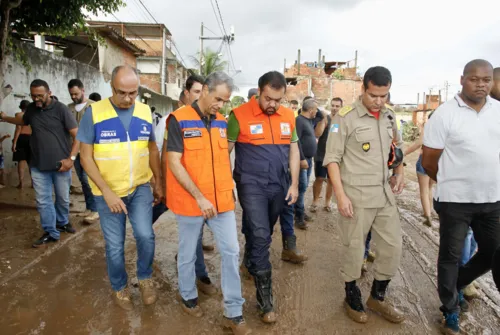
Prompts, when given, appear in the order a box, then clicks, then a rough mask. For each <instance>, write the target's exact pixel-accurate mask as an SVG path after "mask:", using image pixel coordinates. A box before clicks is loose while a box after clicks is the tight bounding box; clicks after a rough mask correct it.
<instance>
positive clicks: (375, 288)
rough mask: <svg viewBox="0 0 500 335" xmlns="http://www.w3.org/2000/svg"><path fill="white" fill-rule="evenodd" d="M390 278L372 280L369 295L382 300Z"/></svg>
mask: <svg viewBox="0 0 500 335" xmlns="http://www.w3.org/2000/svg"><path fill="white" fill-rule="evenodd" d="M389 282H390V280H375V279H374V280H373V284H372V290H371V295H372V298H373V299H375V300H379V301H384V299H385V292H386V291H387V285H389Z"/></svg>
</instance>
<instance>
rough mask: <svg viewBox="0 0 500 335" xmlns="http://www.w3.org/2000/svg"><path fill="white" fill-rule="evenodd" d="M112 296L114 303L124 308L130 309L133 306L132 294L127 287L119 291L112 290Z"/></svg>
mask: <svg viewBox="0 0 500 335" xmlns="http://www.w3.org/2000/svg"><path fill="white" fill-rule="evenodd" d="M113 297H114V299H115V302H116V304H117V305H118V306H120V307H121V308H123V309H124V310H126V311H130V310H132V309H133V308H134V304H132V296H131V295H130V290H129V289H128V287H125V288H124V289H123V290H121V291H116V292H114V294H113Z"/></svg>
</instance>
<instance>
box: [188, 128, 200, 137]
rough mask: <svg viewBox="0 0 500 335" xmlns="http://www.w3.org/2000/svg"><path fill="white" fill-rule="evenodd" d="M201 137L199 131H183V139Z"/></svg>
mask: <svg viewBox="0 0 500 335" xmlns="http://www.w3.org/2000/svg"><path fill="white" fill-rule="evenodd" d="M193 137H201V130H184V138H193Z"/></svg>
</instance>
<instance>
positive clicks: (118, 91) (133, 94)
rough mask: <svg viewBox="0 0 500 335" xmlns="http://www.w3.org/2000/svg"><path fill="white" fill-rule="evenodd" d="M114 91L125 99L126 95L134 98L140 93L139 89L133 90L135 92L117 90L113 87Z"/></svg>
mask: <svg viewBox="0 0 500 335" xmlns="http://www.w3.org/2000/svg"><path fill="white" fill-rule="evenodd" d="M113 91H115V94H116V95H117V96H118V97H119V98H120V99H125V98H126V97H129V98H130V99H132V100H134V99H135V98H136V97H137V95H138V94H139V92H138V91H133V92H123V91H120V90H117V89H116V88H114V87H113Z"/></svg>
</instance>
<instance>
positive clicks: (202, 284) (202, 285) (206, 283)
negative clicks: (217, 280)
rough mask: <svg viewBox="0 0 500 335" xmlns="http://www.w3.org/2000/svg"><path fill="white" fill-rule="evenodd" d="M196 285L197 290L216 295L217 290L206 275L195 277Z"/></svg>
mask: <svg viewBox="0 0 500 335" xmlns="http://www.w3.org/2000/svg"><path fill="white" fill-rule="evenodd" d="M196 286H197V287H198V290H200V291H201V292H203V293H205V294H206V295H209V296H212V295H216V294H217V292H218V291H217V288H216V287H215V285H214V284H213V283H212V281H211V280H210V278H208V277H205V278H197V279H196Z"/></svg>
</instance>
